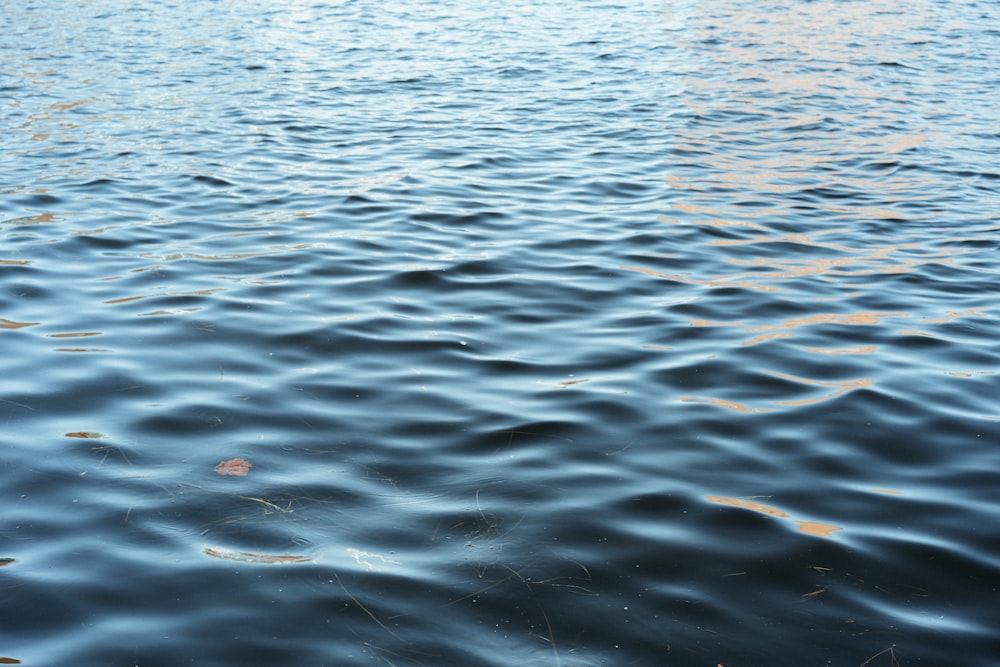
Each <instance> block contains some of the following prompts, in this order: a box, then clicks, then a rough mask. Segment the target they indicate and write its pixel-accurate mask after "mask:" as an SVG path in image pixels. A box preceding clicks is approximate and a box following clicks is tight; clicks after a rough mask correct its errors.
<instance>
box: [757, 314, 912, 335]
mask: <svg viewBox="0 0 1000 667" xmlns="http://www.w3.org/2000/svg"><path fill="white" fill-rule="evenodd" d="M909 316H910V314H909V313H901V312H878V311H864V312H860V313H817V314H815V315H808V316H806V317H793V318H791V319H787V320H783V321H782V323H781V324H766V325H761V326H755V327H750V328H749V329H748V331H777V330H783V329H798V328H799V327H807V326H812V325H814V324H851V325H871V324H880V323H881V322H882V320H884V319H888V318H894V317H909Z"/></svg>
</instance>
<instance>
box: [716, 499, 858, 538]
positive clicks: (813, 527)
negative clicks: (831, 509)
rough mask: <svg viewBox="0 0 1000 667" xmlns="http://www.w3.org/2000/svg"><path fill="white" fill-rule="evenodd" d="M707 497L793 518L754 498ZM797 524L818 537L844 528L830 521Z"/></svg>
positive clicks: (731, 504)
mask: <svg viewBox="0 0 1000 667" xmlns="http://www.w3.org/2000/svg"><path fill="white" fill-rule="evenodd" d="M705 499H706V500H707V501H709V502H711V503H716V504H718V505H729V506H730V507H739V508H741V509H746V510H752V511H754V512H759V513H760V514H766V515H768V516H774V517H778V518H781V519H787V518H791V516H790V515H789V514H788V513H787V512H785V511H783V510H780V509H778V508H776V507H771V506H770V505H765V504H763V503H758V502H756V501H753V500H743V499H741V498H728V497H726V496H706V498H705ZM796 525H797V526H798V529H799V530H800V531H802V532H803V533H805V534H806V535H813V536H816V537H832V535H833V533H834V532H836V531H838V530H843V529H842V528H841V527H840V526H834V525H832V524H829V523H819V522H817V521H796Z"/></svg>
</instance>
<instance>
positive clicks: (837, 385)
mask: <svg viewBox="0 0 1000 667" xmlns="http://www.w3.org/2000/svg"><path fill="white" fill-rule="evenodd" d="M765 372H766V373H767V374H768V375H773V376H774V377H779V378H781V379H783V380H790V381H791V382H799V383H801V384H806V385H811V386H813V387H824V388H829V389H835V390H836V391H834V392H832V393H829V394H826V395H824V396H820V397H818V398H808V399H803V400H798V401H775V403H776V404H777V405H810V404H812V403H822V402H823V401H828V400H830V399H831V398H836V397H837V396H841V395H842V394H846V393H847V392H849V391H853V390H855V389H865V388H867V387H870V386H871V385H872V378H858V379H857V380H839V381H838V380H810V379H809V378H800V377H795V376H794V375H786V374H785V373H778V372H775V371H765Z"/></svg>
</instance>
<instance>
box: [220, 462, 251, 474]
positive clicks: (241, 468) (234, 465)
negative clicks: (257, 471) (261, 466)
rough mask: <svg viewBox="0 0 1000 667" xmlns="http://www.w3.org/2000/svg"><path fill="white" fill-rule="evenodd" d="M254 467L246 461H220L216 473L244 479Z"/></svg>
mask: <svg viewBox="0 0 1000 667" xmlns="http://www.w3.org/2000/svg"><path fill="white" fill-rule="evenodd" d="M252 467H253V464H252V463H250V462H249V461H247V460H246V459H229V460H228V461H220V462H219V465H217V466H215V472H217V473H219V474H220V475H233V476H234V477H243V476H245V475H246V474H247V473H248V472H250V468H252Z"/></svg>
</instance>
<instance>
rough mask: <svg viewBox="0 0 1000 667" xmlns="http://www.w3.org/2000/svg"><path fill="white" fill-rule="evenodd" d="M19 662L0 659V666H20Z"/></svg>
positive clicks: (13, 659)
mask: <svg viewBox="0 0 1000 667" xmlns="http://www.w3.org/2000/svg"><path fill="white" fill-rule="evenodd" d="M20 664H21V661H20V660H18V659H16V658H0V665H20Z"/></svg>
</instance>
